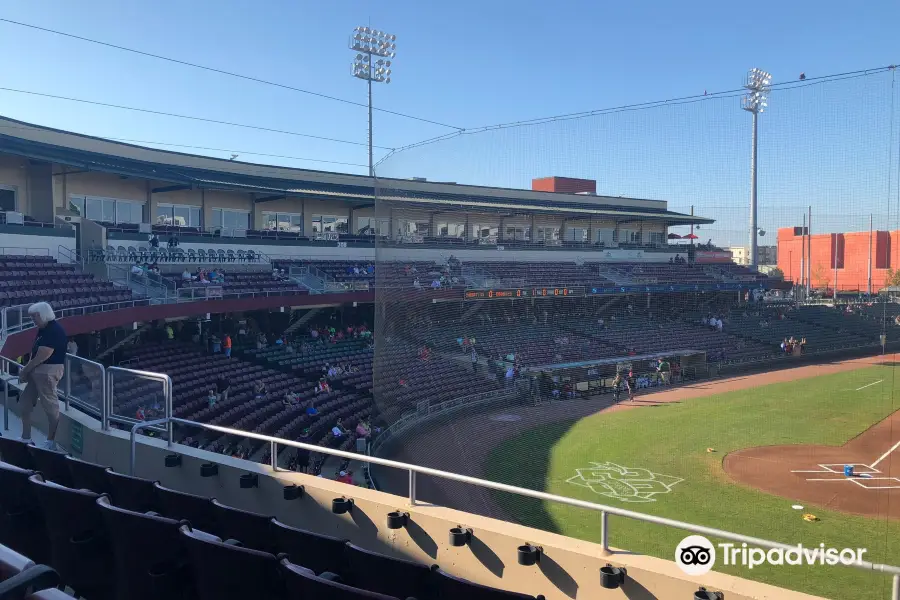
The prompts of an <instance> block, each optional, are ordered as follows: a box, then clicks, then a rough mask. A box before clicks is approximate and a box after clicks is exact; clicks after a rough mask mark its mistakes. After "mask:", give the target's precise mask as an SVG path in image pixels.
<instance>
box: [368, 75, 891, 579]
mask: <svg viewBox="0 0 900 600" xmlns="http://www.w3.org/2000/svg"><path fill="white" fill-rule="evenodd" d="M739 95H740V94H739V93H730V94H711V95H709V96H705V97H701V98H694V99H690V100H685V101H673V102H670V103H661V104H655V105H652V106H645V107H632V108H626V109H618V110H609V111H599V112H598V113H597V114H593V115H590V116H584V117H580V118H562V119H554V120H543V121H538V122H535V123H532V124H523V125H513V126H505V127H498V128H490V129H485V130H480V131H478V132H475V133H463V134H460V135H455V136H450V137H445V138H443V139H441V140H437V141H433V142H428V143H424V144H420V145H417V146H415V147H412V148H409V149H406V150H403V151H399V152H396V153H394V154H392V155H391V156H389V157H388V158H387V159H386V160H384V161H383V162H382V163H381V164H380V165H379V167H378V171H377V172H378V177H379V179H378V184H377V188H378V189H377V200H376V207H375V219H376V222H377V223H378V227H379V229H380V232H381V233H382V235H383V236H385V237H383V238H381V241H380V242H379V244H378V247H377V251H376V256H377V265H376V297H377V302H376V323H375V329H376V333H377V335H376V353H375V359H374V394H375V402H376V405H377V409H378V411H379V413H380V419H381V422H382V423H383V424H385V425H386V426H388V427H389V429H388V434H387V435H384V436H383V437H382V440H381V441H380V442H379V445H380V448H379V452H381V453H382V455H384V456H387V457H391V458H398V459H400V460H405V461H409V462H413V463H417V464H424V465H428V466H432V467H437V468H440V469H443V470H447V471H451V472H455V473H461V474H466V475H473V476H477V477H482V478H487V479H491V480H494V481H500V482H504V483H508V484H513V485H517V486H520V487H524V488H529V489H534V490H542V491H548V492H552V493H555V494H559V495H563V496H569V497H574V498H579V499H582V500H587V501H592V502H596V503H600V504H605V505H609V506H612V507H618V508H624V509H631V510H636V511H639V512H645V513H648V514H653V515H659V516H664V517H668V518H671V519H677V520H681V521H687V522H690V523H696V524H700V525H705V526H709V527H715V528H718V529H723V530H728V531H734V532H738V533H741V534H746V535H752V536H756V537H761V538H766V539H775V540H776V541H781V542H786V543H792V544H797V543H802V544H804V545H805V546H807V547H814V548H818V547H819V544H824V545H825V547H826V548H828V547H835V548H838V549H843V548H867V550H868V553H867V554H866V556H865V559H867V560H870V561H873V562H886V563H894V562H896V556H898V555H900V552H898V551H900V545H898V544H900V542H898V540H900V525H898V521H897V519H898V518H900V448H898V447H897V446H898V442H900V412H897V411H898V409H900V403H898V399H897V398H898V394H897V392H898V390H900V379H898V378H897V377H896V367H895V362H894V354H893V353H894V352H895V351H896V348H897V343H898V342H900V326H898V324H900V317H898V315H900V304H898V303H897V302H895V301H894V299H893V297H892V296H891V295H890V293H888V292H887V291H885V293H882V294H879V293H878V292H879V291H881V290H884V289H885V288H888V287H889V286H890V285H891V284H892V283H895V284H896V283H900V281H893V279H892V278H893V272H894V271H895V270H897V269H900V186H898V179H900V160H898V155H900V147H898V142H900V133H898V128H900V118H898V116H897V110H898V109H900V103H898V100H900V98H898V90H897V85H896V83H895V72H894V70H893V69H889V70H882V71H877V72H870V73H866V74H859V75H856V76H849V77H835V78H824V79H819V80H810V81H797V82H794V83H792V84H789V85H776V86H774V89H773V90H772V92H771V94H770V98H769V105H770V109H768V110H767V111H766V112H764V113H763V114H760V115H759V138H758V139H759V163H758V181H759V188H758V232H757V235H758V237H757V240H758V244H759V246H760V250H759V253H758V257H759V264H760V269H759V271H757V270H755V269H748V268H747V267H744V266H741V265H738V264H734V262H731V259H732V257H733V258H734V261H735V262H741V261H742V260H743V259H742V258H741V257H742V256H746V253H747V248H746V247H747V246H748V244H749V205H750V202H749V198H750V148H751V115H750V114H749V113H748V112H746V111H743V110H741V104H740V98H739ZM552 176H557V177H570V178H581V179H587V180H593V181H596V195H592V194H580V195H576V194H557V195H552V194H545V195H540V194H534V193H532V192H530V191H529V192H518V193H517V192H512V191H503V190H500V189H496V188H510V189H518V190H530V189H531V186H532V181H531V180H532V179H533V178H541V177H552ZM413 178H427V180H428V181H429V182H456V183H455V185H447V186H445V187H444V188H442V189H441V190H439V191H437V190H435V189H433V188H432V189H426V188H425V187H424V186H419V185H418V184H417V182H416V181H414V180H413ZM475 186H485V187H481V188H479V187H475ZM645 200H655V201H661V202H662V203H659V202H646V201H645ZM665 211H669V212H670V213H679V214H677V215H671V214H668V213H666V212H665ZM691 214H693V215H696V218H695V219H693V225H692V224H691V221H692V219H690V218H688V217H686V216H685V215H691ZM810 216H811V219H810V220H809V222H807V219H809V218H810ZM708 219H711V220H713V222H712V223H710V222H708V221H707V220H708ZM673 223H674V224H673ZM804 226H807V227H809V229H808V230H804V229H803V227H804ZM870 227H871V230H872V233H871V234H870ZM795 228H796V229H795ZM388 232H389V233H390V236H389V237H388V236H387V234H388ZM807 232H808V233H810V234H811V236H810V235H806V234H807ZM694 236H695V237H694ZM870 248H871V250H870ZM810 257H811V258H810ZM869 279H871V281H872V291H873V292H874V293H873V294H872V295H871V296H870V295H868V293H867V292H868V290H869ZM897 279H900V278H897ZM835 282H836V283H837V286H836V290H837V293H836V292H835ZM807 286H808V287H809V288H810V290H809V293H808V294H807V292H806V287H807ZM883 351H885V352H886V354H882V352H883ZM845 467H852V468H853V471H852V475H851V474H850V471H848V472H847V474H845ZM376 475H377V479H378V482H379V484H380V486H381V487H384V488H386V489H388V490H389V491H395V492H397V493H400V494H405V493H406V492H407V480H406V477H405V474H402V473H399V474H397V473H392V472H391V471H390V470H386V469H380V470H378V471H377V473H376ZM417 494H418V497H419V498H423V499H425V500H428V501H432V502H436V503H439V504H444V505H449V506H452V507H456V508H461V509H464V510H469V511H472V512H476V513H479V514H486V515H491V516H497V517H500V518H504V519H508V520H514V521H517V522H521V523H524V524H527V525H531V526H535V527H540V528H544V529H549V530H552V531H557V532H560V533H563V534H566V535H571V536H575V537H579V538H583V539H588V540H592V541H599V540H600V527H601V525H600V523H601V519H600V514H599V513H597V512H594V511H589V510H585V509H579V508H573V507H568V506H563V505H560V504H555V503H549V502H541V501H537V500H532V499H529V498H525V497H522V496H517V495H514V494H507V493H499V492H491V491H487V490H483V489H478V488H476V487H474V486H472V485H468V484H460V483H453V482H446V481H441V480H437V479H433V478H424V477H420V478H419V480H418V485H417ZM797 507H799V508H797ZM685 535H686V534H685V533H684V532H682V531H679V530H677V529H672V528H665V527H661V526H657V525H651V524H648V523H644V522H639V521H635V520H631V519H625V518H619V517H611V518H610V529H609V540H610V544H611V545H612V546H614V547H618V548H624V549H627V550H631V551H635V552H643V553H648V554H652V555H656V556H660V557H663V558H667V559H671V558H672V556H673V552H674V549H675V547H676V545H677V544H678V542H679V541H680V540H681V539H682V538H683V537H685ZM714 541H719V540H714ZM716 570H720V571H725V572H730V573H734V574H738V575H740V576H743V577H751V578H755V579H760V580H763V581H766V582H768V583H772V584H775V585H779V586H783V587H788V588H791V589H795V590H801V591H805V592H810V593H815V594H821V595H825V596H828V597H849V595H851V593H850V591H849V590H850V589H852V588H853V586H859V588H857V589H866V590H878V591H882V590H887V589H888V585H889V581H888V579H887V578H884V577H879V576H873V575H871V574H870V573H863V572H862V571H858V570H853V569H840V568H839V569H828V568H826V567H823V566H805V567H803V566H800V567H772V566H761V567H756V568H755V569H753V570H752V571H748V570H747V568H746V567H741V566H737V567H735V566H729V565H723V564H722V563H721V558H720V562H719V563H718V564H717V565H716Z"/></svg>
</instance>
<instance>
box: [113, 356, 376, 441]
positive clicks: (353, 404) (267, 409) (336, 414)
mask: <svg viewBox="0 0 900 600" xmlns="http://www.w3.org/2000/svg"><path fill="white" fill-rule="evenodd" d="M354 347H355V346H354ZM348 350H349V347H348ZM369 354H371V352H369ZM126 356H127V357H128V361H129V363H130V366H132V367H135V368H139V369H145V370H151V371H155V372H162V373H166V374H168V375H169V376H170V377H171V378H172V382H173V386H174V390H175V396H174V399H173V404H174V408H173V410H174V413H175V416H177V417H181V418H185V419H190V420H194V421H201V422H205V423H212V424H216V425H222V426H226V427H232V428H235V429H241V430H245V431H252V432H256V433H265V434H269V435H276V436H278V437H284V438H291V439H300V437H301V435H302V432H303V431H304V430H305V429H308V432H307V434H306V437H304V438H303V441H304V442H307V443H310V444H321V445H327V446H335V447H339V448H342V449H348V448H351V447H352V445H353V443H354V442H355V439H356V434H355V432H354V431H353V428H354V427H355V426H356V423H357V422H358V421H359V420H360V419H363V418H366V417H369V416H370V414H371V410H372V403H371V400H370V394H369V388H371V369H370V368H369V369H362V364H363V363H361V364H360V371H359V374H358V375H349V376H346V377H343V378H340V379H337V380H335V381H332V391H331V392H327V393H320V394H318V395H316V394H315V392H314V390H313V388H314V387H315V384H316V381H317V380H318V377H319V376H320V375H321V374H322V371H321V366H323V365H324V364H325V362H326V361H327V360H331V359H332V358H324V359H316V360H317V361H319V362H312V363H309V364H304V366H303V368H304V370H303V371H302V373H305V374H304V375H301V376H300V377H302V378H300V377H298V376H293V375H289V374H287V373H285V372H281V371H277V370H273V369H269V368H266V367H264V366H262V365H260V364H253V363H251V362H246V361H244V360H241V359H240V358H237V357H234V358H231V359H228V358H225V357H224V356H222V355H213V356H210V355H208V354H206V353H205V352H204V351H203V350H202V349H201V348H200V347H198V346H194V345H191V344H185V343H176V342H162V343H151V344H141V345H139V346H135V347H134V348H133V349H132V350H131V351H130V352H129V353H127V354H126ZM253 356H255V352H254V353H249V354H248V357H251V358H252V357H253ZM270 356H271V353H263V354H262V356H261V357H260V360H261V362H262V361H266V360H267V359H268V358H269V357H270ZM327 356H328V357H332V356H333V355H331V354H328V355H327ZM342 357H343V358H342V362H344V361H345V360H347V361H349V360H356V359H357V358H358V359H360V360H362V359H363V357H362V356H361V355H354V354H351V353H349V352H348V353H346V354H343V355H342ZM354 357H355V358H354ZM367 360H368V363H367V364H371V359H370V358H369V359H367ZM284 366H285V367H287V366H289V365H284ZM307 367H308V370H307ZM285 370H288V369H285ZM298 372H299V371H298ZM223 378H225V379H228V380H229V381H230V383H231V388H230V390H229V393H228V398H227V399H223V400H221V401H219V402H217V403H216V404H215V405H214V406H209V404H208V401H207V394H208V392H209V390H210V389H213V388H215V385H216V382H217V381H218V380H220V379H223ZM258 381H263V382H265V383H266V385H267V387H268V393H267V395H266V397H264V398H256V397H255V394H254V391H253V387H254V384H255V383H257V382H258ZM287 392H292V393H295V394H298V395H299V403H298V404H296V405H291V406H285V404H284V402H283V398H284V395H285V393H287ZM159 393H160V388H159V387H158V386H154V385H153V384H152V383H148V382H146V381H117V382H116V387H115V406H114V412H115V414H118V415H124V416H127V417H134V416H135V414H136V412H137V411H138V409H139V408H144V410H145V416H146V418H148V419H150V418H154V417H155V416H157V414H158V413H157V411H158V410H159V409H158V408H157V409H152V407H153V405H154V403H155V402H158V401H159V400H160V399H161V396H159V397H154V396H153V394H159ZM311 402H314V406H315V408H316V410H317V411H318V412H317V414H316V415H309V414H307V412H306V409H307V406H308V405H309V403H311ZM338 418H340V419H342V420H344V421H345V422H346V426H347V427H348V428H349V429H350V430H351V431H350V434H349V435H347V436H342V438H341V439H336V438H335V437H334V435H333V434H332V433H331V428H332V427H333V426H334V424H335V422H336V421H337V419H338ZM204 443H205V447H206V448H208V449H214V450H218V451H223V450H228V449H229V448H230V447H231V448H232V449H233V444H232V443H229V441H228V440H227V439H225V438H224V436H223V437H220V438H211V439H207V440H204ZM259 446H260V444H259V443H256V442H252V441H247V442H246V443H245V444H244V445H243V446H242V448H243V449H244V450H245V451H246V455H248V456H249V455H250V454H252V453H253V452H254V451H255V450H256V449H258V447H259Z"/></svg>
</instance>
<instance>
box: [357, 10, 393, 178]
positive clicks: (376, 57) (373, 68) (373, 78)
mask: <svg viewBox="0 0 900 600" xmlns="http://www.w3.org/2000/svg"><path fill="white" fill-rule="evenodd" d="M396 39H397V36H396V35H393V34H391V33H385V32H384V31H380V30H378V29H372V28H371V27H356V28H354V29H353V34H352V35H351V36H350V44H349V46H350V49H351V50H355V51H356V52H357V54H356V58H355V59H354V60H353V64H352V71H351V72H352V74H353V76H354V77H356V78H357V79H363V80H365V81H366V84H367V85H368V87H369V177H374V176H375V166H374V163H373V162H372V82H375V83H390V82H391V61H390V59H392V58H394V57H395V56H396V52H395V51H396V49H397V44H396V43H395V41H396Z"/></svg>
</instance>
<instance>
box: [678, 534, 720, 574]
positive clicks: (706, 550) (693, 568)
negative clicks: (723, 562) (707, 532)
mask: <svg viewBox="0 0 900 600" xmlns="http://www.w3.org/2000/svg"><path fill="white" fill-rule="evenodd" d="M675 563H676V564H677V565H678V567H679V568H680V569H681V570H682V571H684V572H685V573H686V574H687V575H706V574H707V573H709V572H710V571H712V568H713V567H714V566H715V564H716V547H715V546H713V543H712V542H710V541H709V540H708V539H706V538H705V537H703V536H702V535H689V536H687V537H686V538H684V539H683V540H681V543H679V544H678V546H677V547H676V548H675Z"/></svg>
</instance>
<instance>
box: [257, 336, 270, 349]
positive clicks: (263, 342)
mask: <svg viewBox="0 0 900 600" xmlns="http://www.w3.org/2000/svg"><path fill="white" fill-rule="evenodd" d="M268 345H269V340H268V339H266V334H264V333H262V332H260V333H259V335H257V336H256V349H257V350H262V349H263V348H265V347H266V346H268Z"/></svg>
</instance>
